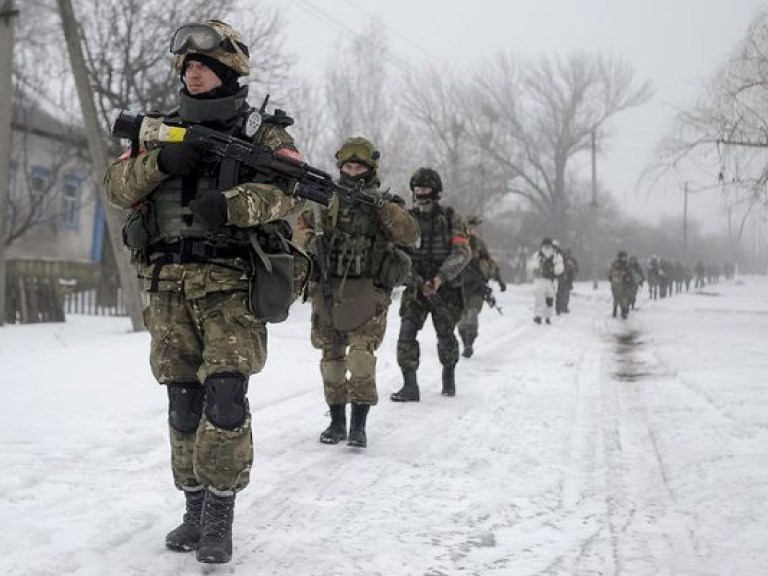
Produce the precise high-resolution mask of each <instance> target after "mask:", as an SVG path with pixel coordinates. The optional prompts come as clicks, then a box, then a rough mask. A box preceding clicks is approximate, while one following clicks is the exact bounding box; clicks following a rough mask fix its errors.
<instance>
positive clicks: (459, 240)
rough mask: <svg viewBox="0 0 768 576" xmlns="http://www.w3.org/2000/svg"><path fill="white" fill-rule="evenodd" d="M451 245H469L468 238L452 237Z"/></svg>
mask: <svg viewBox="0 0 768 576" xmlns="http://www.w3.org/2000/svg"><path fill="white" fill-rule="evenodd" d="M451 244H469V238H467V237H466V236H454V237H453V238H451Z"/></svg>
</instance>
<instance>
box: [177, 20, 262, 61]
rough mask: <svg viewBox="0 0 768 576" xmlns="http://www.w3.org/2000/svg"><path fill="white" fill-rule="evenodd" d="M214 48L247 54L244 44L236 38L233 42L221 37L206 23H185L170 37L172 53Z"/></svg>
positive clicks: (205, 50)
mask: <svg viewBox="0 0 768 576" xmlns="http://www.w3.org/2000/svg"><path fill="white" fill-rule="evenodd" d="M235 43H236V44H237V47H235ZM216 48H221V49H222V50H224V51H225V52H230V53H233V54H235V53H237V52H238V51H239V52H242V53H243V54H245V56H246V57H247V56H248V55H249V54H248V47H247V46H246V45H245V44H243V43H242V42H238V41H237V40H235V41H234V43H233V41H232V40H231V39H229V38H225V37H223V36H222V35H221V34H219V33H218V32H217V31H216V30H214V29H213V28H211V27H210V26H208V25H206V24H185V25H184V26H182V27H181V28H179V29H178V30H176V32H175V33H174V34H173V38H171V53H172V54H185V53H186V52H187V51H188V50H190V49H192V50H195V51H198V52H212V51H214V50H216Z"/></svg>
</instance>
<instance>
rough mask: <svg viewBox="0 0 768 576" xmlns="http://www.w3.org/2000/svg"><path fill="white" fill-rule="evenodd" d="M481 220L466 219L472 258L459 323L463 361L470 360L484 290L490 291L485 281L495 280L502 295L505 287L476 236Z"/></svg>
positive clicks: (499, 274)
mask: <svg viewBox="0 0 768 576" xmlns="http://www.w3.org/2000/svg"><path fill="white" fill-rule="evenodd" d="M482 222H483V219H482V218H480V217H479V216H472V217H470V218H469V219H468V220H467V225H468V230H467V232H468V234H469V247H470V249H471V250H472V259H471V260H470V261H469V264H468V265H467V267H466V268H465V269H464V274H463V278H464V312H463V313H462V315H461V320H459V325H458V328H459V336H460V337H461V342H462V344H463V345H464V350H463V351H462V353H461V355H462V356H464V357H465V358H470V357H472V354H473V353H474V343H475V340H476V339H477V334H478V327H479V322H478V317H479V315H480V311H481V310H482V309H483V303H484V302H485V295H486V291H488V290H490V286H488V282H489V281H490V280H495V281H496V282H498V283H499V289H500V290H501V291H502V292H504V291H505V290H506V289H507V284H506V282H504V280H503V279H502V278H501V271H500V270H499V265H498V264H497V263H496V260H494V259H493V257H492V256H491V253H490V252H489V251H488V246H487V245H486V243H485V241H483V239H482V238H480V236H479V235H478V233H477V228H478V226H480V224H482Z"/></svg>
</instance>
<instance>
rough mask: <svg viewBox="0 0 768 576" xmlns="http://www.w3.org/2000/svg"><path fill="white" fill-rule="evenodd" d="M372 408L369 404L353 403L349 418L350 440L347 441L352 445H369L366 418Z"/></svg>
mask: <svg viewBox="0 0 768 576" xmlns="http://www.w3.org/2000/svg"><path fill="white" fill-rule="evenodd" d="M370 409H371V407H370V406H369V405H368V404H352V412H351V413H350V418H349V442H347V444H349V445H350V446H357V447H359V448H365V447H366V446H367V445H368V440H367V438H366V437H365V419H366V418H367V417H368V411H369V410H370Z"/></svg>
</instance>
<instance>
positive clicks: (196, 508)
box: [165, 486, 205, 552]
mask: <svg viewBox="0 0 768 576" xmlns="http://www.w3.org/2000/svg"><path fill="white" fill-rule="evenodd" d="M184 497H185V498H186V500H187V510H186V512H184V518H183V519H182V521H181V524H179V525H178V526H177V527H176V528H174V529H173V530H171V531H170V532H168V534H167V535H166V537H165V546H166V548H168V549H169V550H173V551H175V552H189V551H191V550H194V549H195V548H197V544H198V542H200V526H201V524H202V516H203V500H205V490H204V489H203V488H202V486H201V487H200V488H199V489H197V490H184Z"/></svg>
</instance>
